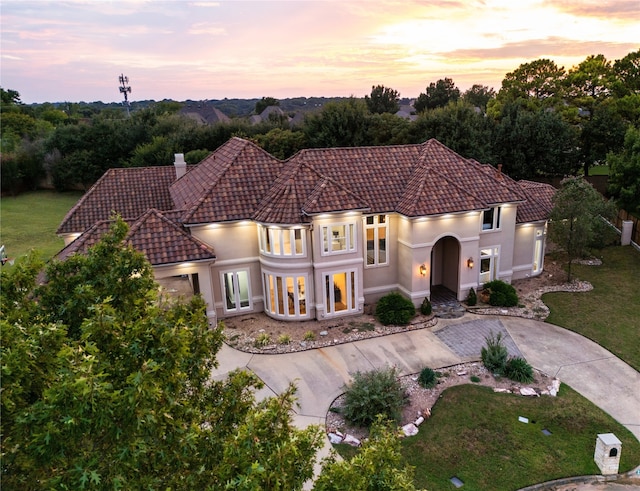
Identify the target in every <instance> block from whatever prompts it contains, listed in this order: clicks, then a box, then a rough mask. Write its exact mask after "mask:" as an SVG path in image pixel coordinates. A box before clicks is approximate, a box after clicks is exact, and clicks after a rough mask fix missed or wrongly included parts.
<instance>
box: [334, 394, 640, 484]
mask: <svg viewBox="0 0 640 491" xmlns="http://www.w3.org/2000/svg"><path fill="white" fill-rule="evenodd" d="M518 416H524V417H527V418H529V421H530V423H529V424H524V423H520V422H519V421H518ZM545 428H547V429H548V430H549V431H551V433H552V435H551V436H545V435H544V434H543V433H542V430H543V429H545ZM598 433H615V435H616V436H617V437H618V438H619V439H620V441H622V449H623V450H622V453H621V462H620V472H625V471H629V470H631V469H632V468H633V467H634V466H635V465H637V463H638V461H640V442H638V441H637V440H636V439H635V437H634V436H633V435H632V434H631V433H630V432H629V431H628V430H627V429H626V428H624V427H623V426H622V425H620V424H619V423H617V422H616V421H615V420H614V419H613V418H612V417H611V416H609V415H608V414H606V413H605V412H604V411H602V410H601V409H599V408H598V407H596V406H595V405H593V404H592V403H591V402H589V401H588V400H586V399H585V398H583V397H582V396H581V395H580V394H578V393H577V392H575V391H573V390H572V389H571V388H569V387H568V386H566V385H562V387H561V389H560V394H559V396H558V397H540V398H526V397H522V396H516V395H513V394H496V393H494V392H493V391H492V389H491V388H488V387H482V386H477V385H460V386H455V387H451V388H449V389H447V390H445V391H444V392H443V393H442V397H441V398H440V399H439V401H438V402H437V404H436V405H435V406H434V408H433V413H432V416H431V418H430V419H428V420H427V421H426V422H425V423H423V424H422V426H420V432H419V433H418V435H416V436H415V437H411V438H406V439H403V440H402V454H403V459H404V462H405V463H408V464H411V465H412V466H414V467H415V483H416V487H418V488H426V489H429V491H438V490H451V489H452V487H451V483H450V482H449V479H450V478H451V476H458V477H459V478H460V479H462V481H464V483H465V484H464V489H470V490H484V489H503V490H515V489H519V488H522V487H525V486H529V485H532V484H535V483H539V482H542V481H546V480H551V479H558V478H561V477H569V476H578V475H585V474H599V473H600V471H599V469H598V467H597V466H596V464H595V463H594V461H593V452H594V450H595V442H596V435H597V434H598ZM343 447H344V446H336V450H338V451H339V452H340V453H341V455H343V456H344V457H345V458H349V457H350V456H351V455H353V453H354V450H353V449H350V448H343Z"/></svg>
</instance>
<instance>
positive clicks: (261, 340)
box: [253, 332, 271, 348]
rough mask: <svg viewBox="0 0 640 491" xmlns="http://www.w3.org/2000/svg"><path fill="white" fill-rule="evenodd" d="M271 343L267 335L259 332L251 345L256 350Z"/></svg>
mask: <svg viewBox="0 0 640 491" xmlns="http://www.w3.org/2000/svg"><path fill="white" fill-rule="evenodd" d="M270 342H271V336H269V334H268V333H266V332H261V333H260V334H258V337H257V338H256V340H255V341H254V342H253V345H254V346H255V347H256V348H264V347H265V346H267V345H268V344H269V343H270Z"/></svg>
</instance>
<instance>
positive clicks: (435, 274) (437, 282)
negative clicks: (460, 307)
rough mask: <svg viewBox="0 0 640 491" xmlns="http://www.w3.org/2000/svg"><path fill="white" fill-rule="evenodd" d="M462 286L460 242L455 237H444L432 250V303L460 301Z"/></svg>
mask: <svg viewBox="0 0 640 491" xmlns="http://www.w3.org/2000/svg"><path fill="white" fill-rule="evenodd" d="M459 286H460V242H459V241H458V239H456V238H455V237H451V236H446V237H442V238H441V239H440V240H438V242H436V243H435V245H434V246H433V249H432V250H431V284H430V290H431V301H432V302H433V301H434V300H436V301H437V300H438V299H440V298H443V297H444V298H448V299H451V300H457V299H458V290H459Z"/></svg>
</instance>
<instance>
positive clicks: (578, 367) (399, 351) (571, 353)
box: [213, 314, 640, 440]
mask: <svg viewBox="0 0 640 491" xmlns="http://www.w3.org/2000/svg"><path fill="white" fill-rule="evenodd" d="M494 329H495V330H500V329H504V331H505V332H506V333H507V334H509V335H510V336H509V337H507V339H506V340H505V345H507V346H509V347H510V348H509V350H510V353H514V349H515V350H517V351H515V352H516V353H517V352H518V351H519V352H520V353H522V354H523V356H524V357H525V358H526V359H527V361H528V362H529V363H530V364H531V365H532V366H533V367H534V368H536V369H538V370H541V371H543V372H544V373H546V374H548V375H550V376H556V377H558V378H559V379H560V381H562V382H564V383H566V384H567V385H569V386H571V387H572V388H573V389H575V390H576V391H578V392H579V393H580V394H582V395H583V396H584V397H586V398H587V399H589V400H590V401H591V402H593V403H594V404H596V405H597V406H599V407H600V408H602V409H603V410H604V411H605V412H607V413H609V414H610V415H611V416H613V417H614V418H615V419H616V420H617V421H619V422H620V423H622V424H623V425H624V426H625V427H627V428H628V429H629V430H630V431H631V432H632V433H633V434H634V435H635V436H636V438H638V440H640V373H638V372H637V371H636V370H634V369H633V368H631V367H630V366H628V365H627V364H626V363H624V362H623V361H622V360H620V359H619V358H617V357H615V356H614V355H612V354H611V353H610V352H608V351H607V350H605V349H604V348H602V347H601V346H599V345H598V344H596V343H594V342H593V341H590V340H589V339H587V338H584V337H582V336H580V335H579V334H576V333H574V332H571V331H568V330H566V329H563V328H560V327H557V326H554V325H551V324H545V323H543V322H538V321H534V320H529V319H522V318H518V317H506V316H505V317H502V316H500V317H498V316H478V315H473V314H465V315H464V316H463V317H462V318H459V319H453V320H444V319H441V320H440V321H439V322H438V324H437V325H436V327H434V328H430V329H422V330H416V331H409V332H405V333H399V334H392V335H389V336H382V337H377V338H370V339H366V340H362V341H356V342H353V343H348V344H342V345H337V346H331V347H325V348H320V349H314V350H308V351H301V352H297V353H288V354H282V355H257V354H250V353H243V352H240V351H237V350H234V349H232V348H230V347H229V346H226V345H225V346H224V347H223V348H222V350H221V351H220V352H219V353H218V361H219V363H220V366H219V368H218V369H217V370H215V371H214V374H213V375H214V377H215V378H220V377H224V376H225V375H226V373H228V372H229V371H231V370H233V369H235V368H246V369H249V370H252V371H253V372H254V373H256V375H258V377H260V379H262V380H263V381H264V383H265V385H266V387H265V389H263V391H261V393H260V394H258V397H263V396H269V395H275V394H278V393H280V392H281V391H283V390H285V388H286V387H287V386H288V385H289V383H290V382H295V384H296V385H297V387H298V394H297V395H298V402H299V405H300V407H299V409H298V411H297V414H298V417H297V421H299V424H301V425H304V424H307V423H311V422H313V423H323V422H324V418H325V415H326V412H327V411H328V409H329V406H330V405H331V403H332V402H333V400H334V399H335V398H336V397H337V396H339V395H340V394H341V393H342V392H343V387H344V384H345V383H348V382H349V381H350V379H351V374H352V373H355V372H356V371H368V370H371V369H374V368H378V367H382V366H385V365H395V366H396V367H397V368H398V369H399V371H400V373H401V374H402V375H407V374H412V373H417V372H419V371H420V370H421V369H422V368H423V367H425V366H429V367H431V368H434V369H437V368H443V367H446V366H451V365H455V364H458V363H463V362H465V361H470V360H477V359H479V358H480V349H481V347H482V346H484V344H485V340H484V338H485V336H486V335H487V332H488V331H493V330H494ZM511 343H513V344H511Z"/></svg>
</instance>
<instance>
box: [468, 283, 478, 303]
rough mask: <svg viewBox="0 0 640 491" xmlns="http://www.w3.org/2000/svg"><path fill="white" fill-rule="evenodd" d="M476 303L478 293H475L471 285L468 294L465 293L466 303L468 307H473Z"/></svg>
mask: <svg viewBox="0 0 640 491" xmlns="http://www.w3.org/2000/svg"><path fill="white" fill-rule="evenodd" d="M477 303H478V295H476V291H475V290H474V289H473V287H471V290H469V295H467V305H468V306H469V307H473V306H474V305H475V304H477Z"/></svg>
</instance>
